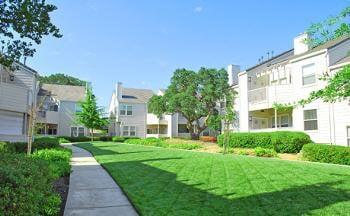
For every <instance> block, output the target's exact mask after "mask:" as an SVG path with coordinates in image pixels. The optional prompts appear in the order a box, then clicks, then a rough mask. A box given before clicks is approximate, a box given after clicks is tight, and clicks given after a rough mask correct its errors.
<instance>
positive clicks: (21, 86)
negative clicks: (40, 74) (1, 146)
mask: <svg viewBox="0 0 350 216" xmlns="http://www.w3.org/2000/svg"><path fill="white" fill-rule="evenodd" d="M13 75H14V78H13V81H11V80H10V79H9V78H10V77H9V74H8V72H7V71H5V69H4V68H3V67H2V66H0V112H2V116H3V117H4V116H5V117H6V113H5V112H6V111H10V113H14V114H16V115H18V116H19V118H20V120H16V121H18V122H19V121H20V122H21V126H20V129H18V128H17V129H15V128H13V130H14V131H17V130H21V133H18V132H16V133H12V132H11V131H10V130H9V129H8V128H7V129H6V130H5V129H4V130H3V129H0V141H1V140H4V141H10V142H25V141H26V139H27V130H28V125H27V118H28V111H29V109H30V108H31V107H32V106H33V105H35V104H36V95H37V78H36V73H34V72H32V71H30V70H29V69H28V68H26V67H24V66H22V65H18V70H16V71H14V72H13ZM5 81H6V82H5ZM4 113H5V114H4ZM11 115H12V114H9V116H8V117H10V116H11ZM1 123H2V124H11V123H9V122H7V123H5V122H0V124H1ZM5 126H6V125H5ZM0 128H1V127H0Z"/></svg>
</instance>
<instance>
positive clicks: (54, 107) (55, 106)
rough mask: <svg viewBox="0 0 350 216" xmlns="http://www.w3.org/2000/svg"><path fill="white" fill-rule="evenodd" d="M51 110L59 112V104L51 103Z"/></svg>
mask: <svg viewBox="0 0 350 216" xmlns="http://www.w3.org/2000/svg"><path fill="white" fill-rule="evenodd" d="M49 111H54V112H58V105H57V104H51V105H50V107H49Z"/></svg>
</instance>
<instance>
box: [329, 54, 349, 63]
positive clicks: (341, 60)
mask: <svg viewBox="0 0 350 216" xmlns="http://www.w3.org/2000/svg"><path fill="white" fill-rule="evenodd" d="M347 62H348V63H349V64H350V55H349V56H346V57H344V58H342V59H340V60H339V61H337V62H336V63H334V64H333V65H338V64H343V63H347ZM333 65H332V66H333Z"/></svg>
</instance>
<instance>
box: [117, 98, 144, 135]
mask: <svg viewBox="0 0 350 216" xmlns="http://www.w3.org/2000/svg"><path fill="white" fill-rule="evenodd" d="M121 105H123V103H120V104H119V107H120V106H121ZM127 105H132V116H119V121H120V122H121V127H123V126H135V127H136V136H137V137H146V118H147V105H146V104H136V103H134V104H131V103H130V104H127ZM121 132H122V131H121Z"/></svg>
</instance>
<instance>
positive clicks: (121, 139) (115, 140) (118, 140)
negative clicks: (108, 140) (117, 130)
mask: <svg viewBox="0 0 350 216" xmlns="http://www.w3.org/2000/svg"><path fill="white" fill-rule="evenodd" d="M112 141H113V142H124V141H125V138H124V137H118V136H115V137H113V138H112Z"/></svg>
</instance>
